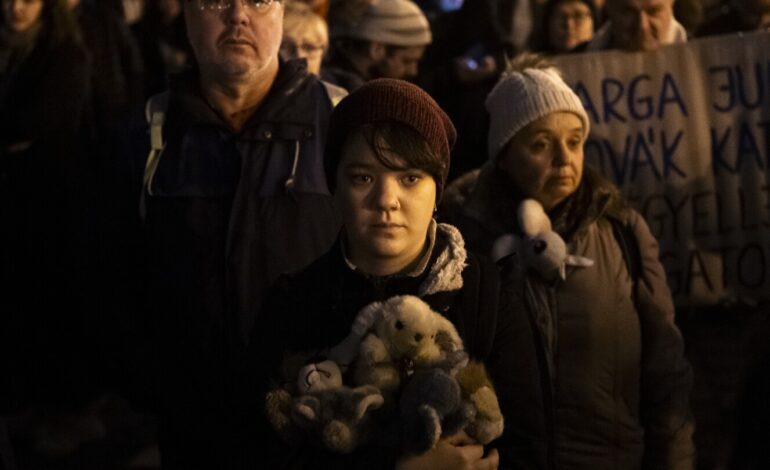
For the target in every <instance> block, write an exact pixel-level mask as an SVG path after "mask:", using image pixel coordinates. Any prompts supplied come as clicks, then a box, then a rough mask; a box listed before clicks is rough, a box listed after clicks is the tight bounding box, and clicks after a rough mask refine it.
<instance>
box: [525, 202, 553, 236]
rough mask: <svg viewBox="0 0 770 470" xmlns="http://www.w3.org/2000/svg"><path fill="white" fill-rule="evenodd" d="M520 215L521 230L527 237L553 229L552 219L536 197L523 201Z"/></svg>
mask: <svg viewBox="0 0 770 470" xmlns="http://www.w3.org/2000/svg"><path fill="white" fill-rule="evenodd" d="M518 215H519V225H520V226H521V231H522V233H524V235H526V236H527V237H534V236H535V235H537V234H538V233H543V232H550V231H551V219H549V218H548V215H547V214H546V213H545V210H544V209H543V206H542V205H540V203H539V202H537V201H536V200H534V199H524V200H523V201H521V204H519V211H518Z"/></svg>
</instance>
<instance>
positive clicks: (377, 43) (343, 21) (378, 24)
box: [323, 0, 432, 91]
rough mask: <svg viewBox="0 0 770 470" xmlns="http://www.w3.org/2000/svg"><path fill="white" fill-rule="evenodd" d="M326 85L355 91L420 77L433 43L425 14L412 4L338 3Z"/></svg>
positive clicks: (397, 0)
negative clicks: (378, 83) (370, 84)
mask: <svg viewBox="0 0 770 470" xmlns="http://www.w3.org/2000/svg"><path fill="white" fill-rule="evenodd" d="M329 34H330V36H331V50H330V58H329V62H328V64H326V65H325V66H324V74H323V78H324V80H327V81H329V82H331V83H333V84H335V85H339V86H341V87H343V88H345V89H347V90H348V91H353V90H355V89H356V88H358V87H359V86H361V85H363V84H364V83H366V82H367V81H369V80H372V79H375V78H397V79H403V80H409V79H412V78H414V77H416V76H417V71H418V64H419V63H420V60H421V59H422V56H423V54H424V52H425V47H426V46H427V45H428V44H430V42H431V40H432V36H431V32H430V25H429V24H428V19H427V18H426V17H425V14H424V13H423V12H422V11H421V10H420V8H419V7H418V6H417V5H416V4H415V3H414V2H412V1H411V0H388V1H376V0H363V1H360V0H335V1H333V2H332V4H331V8H330V16H329Z"/></svg>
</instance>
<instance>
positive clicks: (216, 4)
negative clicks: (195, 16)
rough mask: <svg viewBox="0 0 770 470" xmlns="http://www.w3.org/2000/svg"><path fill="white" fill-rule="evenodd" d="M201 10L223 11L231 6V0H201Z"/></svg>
mask: <svg viewBox="0 0 770 470" xmlns="http://www.w3.org/2000/svg"><path fill="white" fill-rule="evenodd" d="M200 2H201V8H205V9H206V10H222V9H225V8H227V7H228V6H230V1H229V0H200Z"/></svg>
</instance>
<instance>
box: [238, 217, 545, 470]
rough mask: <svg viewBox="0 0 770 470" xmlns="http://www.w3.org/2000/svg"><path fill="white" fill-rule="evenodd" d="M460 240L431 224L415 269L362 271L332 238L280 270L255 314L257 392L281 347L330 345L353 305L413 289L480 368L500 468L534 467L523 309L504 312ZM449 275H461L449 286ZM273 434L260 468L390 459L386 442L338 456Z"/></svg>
mask: <svg viewBox="0 0 770 470" xmlns="http://www.w3.org/2000/svg"><path fill="white" fill-rule="evenodd" d="M463 246H464V243H463V241H462V237H460V235H459V232H457V230H456V229H455V228H454V227H451V226H443V225H440V226H439V227H438V234H437V237H436V242H435V245H434V248H433V252H432V254H431V258H430V261H429V263H428V265H427V267H426V269H425V270H424V271H423V272H422V273H421V274H419V275H417V276H413V277H412V276H388V277H384V278H382V277H372V276H367V275H365V274H363V273H361V272H360V271H357V270H354V269H352V268H351V266H350V265H349V264H348V263H347V262H346V260H345V257H344V256H343V254H342V247H341V245H340V244H339V243H338V244H337V245H335V246H334V247H332V249H331V250H330V251H329V252H327V253H326V254H325V255H324V256H323V257H321V258H320V259H319V260H317V261H315V262H314V263H313V264H312V265H310V266H309V267H307V268H306V269H304V270H302V271H301V272H299V273H296V274H293V275H290V276H285V277H282V278H281V279H280V280H279V282H278V283H277V285H276V286H275V288H274V289H273V291H272V295H271V297H270V302H269V304H268V306H267V307H266V309H265V321H264V322H261V323H260V324H259V325H257V326H256V327H255V329H254V338H255V340H254V342H253V346H254V351H255V353H254V354H255V358H256V361H255V362H256V363H258V364H261V365H262V366H264V367H265V369H261V372H260V373H261V379H262V380H263V382H262V387H261V388H262V390H261V392H260V393H263V392H264V391H265V387H266V386H267V385H266V383H265V382H266V380H267V378H268V377H272V378H274V377H277V376H278V374H277V373H276V371H277V370H278V366H279V364H280V361H281V357H282V353H283V352H285V351H300V350H304V351H307V350H314V349H324V348H328V347H331V346H334V345H335V344H337V343H339V342H340V341H341V340H342V339H343V338H344V337H345V336H346V335H347V334H348V333H350V327H351V324H352V322H353V319H354V318H355V317H356V315H357V314H358V312H359V311H360V309H361V308H362V307H364V306H366V305H368V304H369V303H371V302H374V301H383V300H386V299H388V298H390V297H393V296H396V295H407V294H410V295H417V296H420V297H421V298H423V300H425V301H426V302H427V303H428V304H430V305H431V307H432V308H433V309H434V310H436V311H438V312H441V313H442V314H443V315H444V316H446V317H447V318H448V319H449V320H451V321H452V323H454V325H455V326H456V327H457V330H458V332H459V333H460V336H461V337H462V338H463V341H464V344H465V348H466V350H467V351H468V352H469V353H470V355H471V357H472V358H476V359H479V360H482V361H484V362H485V363H486V365H487V367H488V369H489V372H490V375H491V377H492V379H493V382H494V384H495V388H496V390H497V394H498V397H499V399H500V403H501V407H502V410H503V414H504V416H505V419H506V421H505V434H504V435H503V437H502V438H501V439H500V440H499V441H497V442H495V443H492V444H491V446H493V447H497V448H498V450H499V452H500V454H501V457H502V460H501V466H500V468H516V469H530V468H544V462H545V446H544V445H543V444H544V441H545V438H544V433H545V420H544V415H543V403H542V402H541V401H540V397H541V393H540V389H539V386H540V385H539V383H538V368H537V359H536V358H535V349H534V339H533V331H532V329H531V327H530V325H529V324H528V322H527V319H526V317H525V316H515V315H513V314H512V310H513V309H512V306H511V305H510V303H509V301H508V300H507V299H500V302H499V303H498V294H499V281H498V273H497V269H496V267H495V265H494V264H492V263H491V262H490V261H489V260H488V259H487V258H485V257H480V256H478V255H475V254H474V253H471V252H468V253H467V256H466V252H465V249H464V248H463ZM458 247H459V248H460V249H458ZM463 266H464V267H463ZM458 267H459V269H457V268H458ZM449 273H458V274H459V273H461V274H459V276H456V277H461V282H460V284H459V285H458V283H457V281H459V279H454V280H450V279H448V278H451V277H452V276H451V275H450V274H449ZM276 440H277V438H276V437H273V438H272V439H269V440H267V441H266V442H264V446H265V453H267V454H270V455H272V456H273V459H272V460H270V461H269V464H268V465H267V466H268V467H269V468H292V469H300V468H335V469H343V468H367V469H379V468H382V469H392V468H393V465H394V463H395V459H396V457H397V452H396V451H395V450H394V449H393V446H391V447H390V448H389V447H388V446H387V445H379V446H378V445H375V444H370V445H367V446H365V447H363V448H361V449H359V450H358V451H356V452H354V453H353V454H351V455H347V456H338V455H333V454H331V453H329V452H325V451H322V450H318V449H314V448H310V446H303V447H302V448H301V449H291V448H287V447H286V446H285V445H282V444H281V443H280V442H276ZM378 444H382V442H381V441H378Z"/></svg>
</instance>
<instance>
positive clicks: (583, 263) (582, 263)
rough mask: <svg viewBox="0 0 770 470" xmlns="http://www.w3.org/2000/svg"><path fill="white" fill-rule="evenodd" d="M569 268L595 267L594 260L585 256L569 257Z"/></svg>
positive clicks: (567, 263) (567, 261) (566, 262)
mask: <svg viewBox="0 0 770 470" xmlns="http://www.w3.org/2000/svg"><path fill="white" fill-rule="evenodd" d="M564 264H566V265H567V266H576V267H578V268H587V267H589V266H593V265H594V260H592V259H591V258H586V257H585V256H578V255H567V260H566V261H565V263H564Z"/></svg>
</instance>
